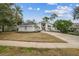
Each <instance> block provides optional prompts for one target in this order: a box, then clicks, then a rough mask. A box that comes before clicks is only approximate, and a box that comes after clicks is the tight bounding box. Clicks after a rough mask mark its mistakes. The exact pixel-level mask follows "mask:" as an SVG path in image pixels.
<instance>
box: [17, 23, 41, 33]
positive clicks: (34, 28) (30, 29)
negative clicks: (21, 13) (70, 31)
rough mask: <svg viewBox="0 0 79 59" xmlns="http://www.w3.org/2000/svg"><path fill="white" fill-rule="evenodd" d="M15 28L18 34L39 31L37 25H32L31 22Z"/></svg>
mask: <svg viewBox="0 0 79 59" xmlns="http://www.w3.org/2000/svg"><path fill="white" fill-rule="evenodd" d="M17 28H18V32H37V31H40V27H39V26H37V24H36V23H33V22H27V23H22V24H21V25H18V26H17Z"/></svg>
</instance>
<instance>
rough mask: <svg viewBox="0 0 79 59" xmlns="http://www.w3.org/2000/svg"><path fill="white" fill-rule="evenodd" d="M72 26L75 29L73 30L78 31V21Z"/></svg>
mask: <svg viewBox="0 0 79 59" xmlns="http://www.w3.org/2000/svg"><path fill="white" fill-rule="evenodd" d="M72 28H73V29H75V32H79V23H74V24H73V25H72Z"/></svg>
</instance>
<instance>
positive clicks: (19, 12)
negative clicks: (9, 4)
mask: <svg viewBox="0 0 79 59" xmlns="http://www.w3.org/2000/svg"><path fill="white" fill-rule="evenodd" d="M22 16H23V14H22V10H21V8H20V7H19V6H16V5H15V9H14V18H15V23H16V25H19V24H21V23H22Z"/></svg>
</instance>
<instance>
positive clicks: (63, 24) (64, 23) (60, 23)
mask: <svg viewBox="0 0 79 59" xmlns="http://www.w3.org/2000/svg"><path fill="white" fill-rule="evenodd" d="M70 26H72V22H71V21H70V20H57V21H55V23H54V27H56V28H57V30H60V32H63V33H67V32H68V29H69V28H70Z"/></svg>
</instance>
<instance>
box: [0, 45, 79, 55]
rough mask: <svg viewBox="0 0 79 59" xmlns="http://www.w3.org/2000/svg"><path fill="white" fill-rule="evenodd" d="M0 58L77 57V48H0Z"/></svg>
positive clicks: (78, 52) (78, 51)
mask: <svg viewBox="0 0 79 59" xmlns="http://www.w3.org/2000/svg"><path fill="white" fill-rule="evenodd" d="M0 55H1V56H20V55H22V56H79V48H78V49H77V48H52V49H45V48H23V47H10V46H8V47H7V46H0Z"/></svg>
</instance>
